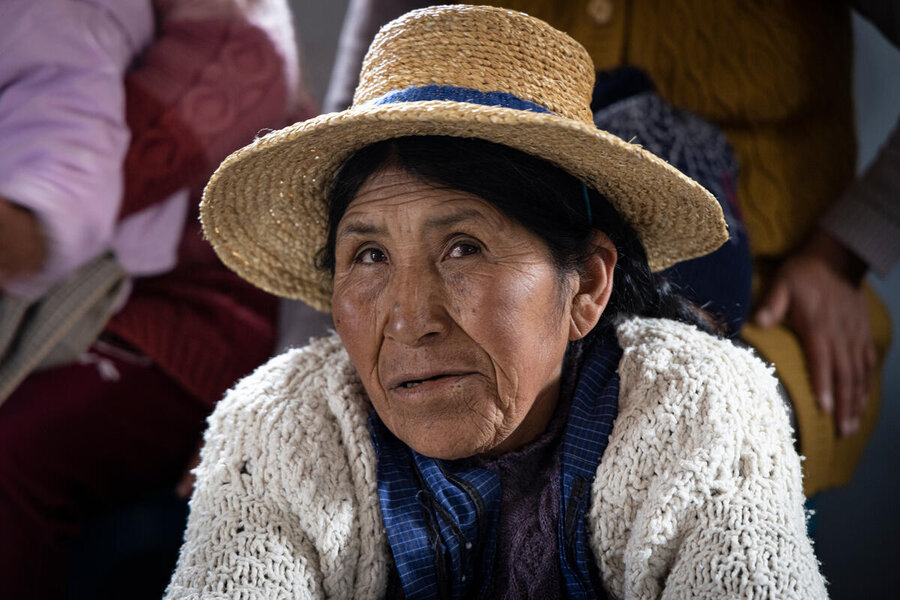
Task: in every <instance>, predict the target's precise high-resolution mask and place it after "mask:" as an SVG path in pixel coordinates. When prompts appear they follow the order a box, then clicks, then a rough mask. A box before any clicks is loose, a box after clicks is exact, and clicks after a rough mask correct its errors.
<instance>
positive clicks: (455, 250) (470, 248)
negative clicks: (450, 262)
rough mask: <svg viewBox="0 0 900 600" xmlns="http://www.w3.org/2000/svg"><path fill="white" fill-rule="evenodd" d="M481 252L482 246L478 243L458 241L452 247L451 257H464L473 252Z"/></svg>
mask: <svg viewBox="0 0 900 600" xmlns="http://www.w3.org/2000/svg"><path fill="white" fill-rule="evenodd" d="M479 252H481V247H479V246H478V245H477V244H473V243H472V242H457V243H456V244H453V247H452V248H450V254H449V257H450V258H462V257H464V256H471V255H473V254H478V253H479Z"/></svg>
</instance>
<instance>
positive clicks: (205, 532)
mask: <svg viewBox="0 0 900 600" xmlns="http://www.w3.org/2000/svg"><path fill="white" fill-rule="evenodd" d="M592 80H593V67H592V65H591V63H590V59H589V58H588V57H587V54H586V52H585V51H584V50H583V49H582V48H581V47H580V46H579V45H578V44H576V43H575V42H574V41H573V40H571V39H570V38H569V37H568V36H566V35H565V34H563V33H561V32H559V31H556V30H554V29H552V28H550V27H549V26H548V25H546V24H545V23H543V22H541V21H538V20H536V19H533V18H531V17H528V16H527V15H524V14H521V13H514V12H510V11H505V10H501V9H493V8H483V7H463V6H452V7H435V8H430V9H423V10H420V11H414V12H412V13H409V14H407V15H405V16H403V17H401V18H400V19H398V20H396V21H394V22H393V23H391V24H389V25H388V26H386V27H385V28H384V29H383V30H382V31H381V33H380V34H379V36H378V38H376V40H375V41H374V42H373V45H372V47H371V49H370V51H369V54H368V56H367V59H366V63H365V65H364V67H363V71H362V76H361V80H360V81H361V83H360V86H359V88H358V89H357V92H356V97H355V103H354V106H353V107H352V108H351V109H349V110H347V111H345V112H343V113H338V114H330V115H323V116H321V117H318V118H316V119H312V120H310V121H306V122H304V123H300V124H297V125H295V126H293V127H290V128H287V129H285V130H282V131H279V132H275V133H273V134H271V135H268V136H266V137H263V138H261V139H259V140H257V141H256V142H255V143H254V144H253V145H251V146H249V147H248V148H245V149H244V150H242V151H240V152H238V153H236V154H235V155H233V156H232V157H231V158H230V159H228V160H226V162H225V163H224V164H223V165H222V166H221V167H220V169H219V171H218V172H217V173H216V175H214V176H213V179H212V180H211V182H210V184H209V186H208V188H207V190H206V194H205V197H204V202H203V205H202V207H201V210H202V217H203V223H204V227H205V231H206V233H207V235H208V237H209V238H210V240H211V241H212V243H213V245H214V246H215V247H216V249H217V251H218V253H219V255H220V256H221V257H222V259H223V260H224V261H225V262H226V263H227V264H229V265H230V266H231V267H232V268H234V269H235V270H236V271H237V272H238V273H240V274H241V275H243V276H244V277H246V278H247V279H249V280H250V281H252V282H254V283H256V284H257V285H259V286H260V287H262V288H264V289H267V290H269V291H272V292H274V293H277V294H280V295H283V296H286V297H295V298H301V299H303V300H305V301H307V302H309V303H310V304H312V305H314V306H316V307H317V308H320V309H323V310H331V312H332V315H333V317H334V323H335V328H336V330H337V335H336V336H333V337H330V338H327V339H322V340H319V341H316V342H314V343H312V344H311V345H310V346H309V347H307V348H304V349H302V350H297V351H292V352H288V353H287V354H285V355H283V356H280V357H278V358H276V359H274V360H272V361H271V362H270V363H269V364H267V365H265V366H263V367H261V368H260V369H259V370H257V372H256V373H255V374H253V375H252V376H250V377H248V378H247V379H245V380H244V381H243V382H242V383H240V384H239V385H238V386H237V387H236V388H235V389H234V390H232V391H231V392H230V393H229V394H228V396H227V397H226V398H225V400H223V401H222V402H221V403H220V404H219V406H218V408H217V410H216V412H215V414H214V415H213V416H212V417H211V419H210V428H209V431H208V433H207V435H206V445H205V448H204V450H203V453H202V462H201V464H200V466H199V467H198V469H197V488H196V491H195V493H194V497H193V499H192V501H191V517H190V522H189V524H188V529H187V532H186V539H185V545H184V547H183V549H182V552H181V557H180V559H179V564H178V567H177V570H176V573H175V575H174V578H173V580H172V583H171V585H170V587H169V590H168V597H169V598H326V597H327V598H384V597H387V598H588V597H591V598H594V597H609V598H659V597H664V598H676V597H688V596H690V597H698V598H822V597H825V590H824V582H823V580H822V577H821V575H820V574H819V572H818V568H817V564H816V560H815V557H814V555H813V552H812V548H811V545H810V542H809V539H808V538H807V536H806V530H805V518H804V513H803V508H802V500H803V498H802V493H801V482H800V465H799V459H798V457H797V455H796V453H795V452H794V450H793V446H792V441H791V432H790V427H789V425H788V419H787V415H786V413H785V410H784V408H783V406H782V404H781V401H780V400H779V397H778V395H777V393H776V389H775V383H774V379H773V378H772V375H771V373H770V372H769V370H768V369H767V368H766V367H765V366H764V365H763V364H762V363H761V362H759V361H758V360H757V359H755V358H754V357H753V356H752V355H750V354H749V353H748V352H746V351H744V350H742V349H739V348H737V347H734V346H733V345H731V344H730V343H729V342H727V341H724V340H721V339H719V338H716V337H715V336H713V335H711V334H709V333H706V332H704V330H705V329H708V328H709V324H708V321H707V319H706V318H704V317H703V316H702V315H701V314H700V313H699V312H698V311H696V310H695V309H694V308H693V307H691V306H690V305H688V304H687V303H686V302H684V301H683V300H681V299H680V298H679V296H678V295H677V294H675V293H674V291H673V290H671V289H670V287H669V286H668V285H667V284H666V283H665V281H663V280H661V279H660V278H659V277H658V276H657V275H655V274H654V272H655V271H658V270H661V269H663V268H665V267H667V266H669V265H671V264H674V263H676V262H678V261H680V260H683V259H687V258H691V257H694V256H698V255H702V254H704V253H706V252H709V251H711V250H713V249H715V248H716V247H717V246H719V245H720V244H721V243H722V242H723V240H724V239H725V238H726V236H727V234H726V232H725V227H724V223H723V221H722V216H721V211H720V210H719V208H718V205H717V203H716V202H715V200H714V199H713V198H712V197H711V196H710V195H709V194H708V193H707V192H706V191H705V190H703V189H702V188H701V187H700V186H699V185H697V184H696V183H694V182H693V181H691V180H690V179H688V178H686V177H684V176H683V175H681V174H680V173H679V172H677V171H676V170H674V169H673V168H671V167H669V166H668V165H667V164H665V163H663V162H662V161H660V160H659V159H657V158H655V157H654V156H652V155H650V154H648V153H646V152H644V151H643V150H641V149H640V148H638V147H636V146H633V145H630V144H627V143H625V142H623V141H622V140H620V139H618V138H616V137H614V136H612V135H610V134H607V133H605V132H603V131H599V130H597V129H596V128H595V127H594V126H593V123H592V121H591V112H590V109H589V107H588V105H589V101H590V95H591V87H592Z"/></svg>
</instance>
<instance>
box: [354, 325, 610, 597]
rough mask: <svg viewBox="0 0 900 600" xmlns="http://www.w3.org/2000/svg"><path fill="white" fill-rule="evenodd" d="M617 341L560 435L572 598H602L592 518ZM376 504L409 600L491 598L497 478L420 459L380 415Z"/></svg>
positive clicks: (375, 436) (592, 357) (591, 372)
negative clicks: (597, 581) (590, 531)
mask: <svg viewBox="0 0 900 600" xmlns="http://www.w3.org/2000/svg"><path fill="white" fill-rule="evenodd" d="M621 355H622V351H621V349H619V347H618V345H617V344H616V343H615V341H614V340H612V339H610V340H606V341H605V342H598V343H597V344H596V346H595V347H594V348H593V349H591V350H590V351H588V352H587V353H586V355H585V358H584V361H583V364H582V367H581V372H580V374H579V379H578V383H577V385H576V387H575V392H574V396H573V398H572V403H571V406H570V408H569V415H568V418H567V422H566V426H565V429H564V432H563V442H562V449H561V452H562V456H561V458H560V494H561V501H560V515H559V523H560V527H559V560H560V565H561V571H562V573H563V576H564V581H565V587H566V591H567V594H568V596H569V597H570V598H588V597H591V598H596V597H598V596H597V594H600V597H603V596H602V593H603V592H602V588H596V589H595V587H594V586H593V584H592V579H591V573H592V569H593V568H594V567H593V566H592V561H593V558H592V556H591V551H590V548H589V546H588V541H587V540H588V531H587V521H586V512H587V507H588V506H589V504H590V495H589V494H590V484H591V482H592V481H593V478H594V473H595V472H596V470H597V465H598V464H599V463H600V459H601V457H602V455H603V451H604V449H605V448H606V444H607V441H608V439H609V433H610V431H612V426H613V421H614V420H615V417H616V414H617V408H618V390H619V379H618V375H617V374H616V368H617V367H618V364H619V360H620V358H621ZM369 426H370V432H371V435H372V440H373V442H374V444H375V452H376V455H377V457H378V466H377V478H378V499H379V503H380V506H381V513H382V517H383V518H384V524H385V529H386V531H387V537H388V542H389V544H390V546H391V552H392V554H393V557H394V564H395V568H396V570H397V573H398V575H399V579H400V582H401V585H402V588H403V594H404V596H405V598H407V599H409V600H413V599H418V598H453V599H454V600H455V599H460V598H484V597H485V596H486V595H487V594H488V593H489V591H490V579H491V573H492V570H493V558H494V550H495V547H496V543H497V540H496V529H497V521H498V516H499V511H500V500H501V489H500V479H499V477H497V475H495V474H494V473H492V472H491V471H488V470H486V469H483V468H479V467H473V466H472V464H471V461H466V460H458V461H443V460H438V459H432V458H428V457H425V456H422V455H420V454H418V453H416V452H414V451H413V450H412V449H410V448H409V447H408V446H406V444H404V443H403V442H401V441H400V440H398V439H397V438H396V437H395V436H394V435H393V434H392V433H391V432H390V431H389V430H388V429H387V427H385V425H384V424H383V423H382V422H381V420H380V419H379V418H378V415H377V414H375V413H374V412H373V414H372V416H371V418H370V420H369Z"/></svg>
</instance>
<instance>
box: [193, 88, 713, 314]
mask: <svg viewBox="0 0 900 600" xmlns="http://www.w3.org/2000/svg"><path fill="white" fill-rule="evenodd" d="M410 135H446V136H455V137H465V138H478V139H483V140H487V141H491V142H495V143H499V144H504V145H506V146H510V147H512V148H516V149H518V150H521V151H523V152H526V153H528V154H532V155H534V156H538V157H540V158H543V159H545V160H548V161H550V162H552V163H554V164H556V165H558V166H559V167H561V168H563V169H565V170H566V171H568V172H569V173H571V174H572V175H574V176H575V177H578V178H579V179H581V180H582V181H584V182H585V183H586V184H588V185H591V186H592V187H594V188H596V189H597V191H599V192H600V193H601V194H603V195H604V196H605V197H606V198H607V199H608V200H609V201H610V202H611V203H612V205H613V206H614V207H615V208H616V210H618V211H619V213H620V214H621V215H622V217H623V218H624V219H625V220H626V222H628V223H629V224H630V225H631V226H632V227H633V228H634V229H635V231H636V232H637V233H638V235H639V237H640V239H641V242H642V243H643V245H644V248H645V249H646V251H647V257H648V261H649V263H650V267H651V269H652V270H654V271H659V270H662V269H665V268H667V267H669V266H671V265H673V264H675V263H677V262H679V261H682V260H687V259H690V258H695V257H698V256H702V255H704V254H707V253H709V252H711V251H713V250H715V249H716V248H718V247H719V246H720V245H721V244H722V243H724V242H725V240H727V239H728V233H727V230H726V226H725V221H724V219H723V217H722V210H721V208H720V207H719V204H718V202H716V200H715V198H713V197H712V195H711V194H710V193H709V192H707V191H706V190H705V189H704V188H703V187H702V186H700V185H699V184H698V183H696V182H695V181H693V180H692V179H690V178H688V177H687V176H685V175H684V174H682V173H681V172H680V171H678V170H676V169H675V168H674V167H671V166H670V165H668V164H667V163H666V162H664V161H663V160H661V159H660V158H658V157H656V156H655V155H653V154H650V153H649V152H646V151H644V150H643V149H641V148H640V147H639V146H637V145H635V144H629V143H627V142H625V141H623V140H622V139H620V138H618V137H616V136H614V135H612V134H610V133H607V132H604V131H601V130H599V129H597V128H596V127H594V126H592V125H588V124H585V123H581V122H579V121H574V120H571V119H565V118H562V117H559V116H556V115H552V114H542V113H536V112H528V111H522V110H516V109H510V108H503V107H497V106H480V105H474V104H469V103H461V102H450V101H427V102H409V103H401V104H390V105H384V106H362V107H357V108H351V109H348V110H346V111H344V112H340V113H331V114H325V115H321V116H319V117H316V118H314V119H310V120H308V121H304V122H301V123H297V124H295V125H292V126H290V127H287V128H285V129H281V130H279V131H275V132H273V133H270V134H268V135H266V136H264V137H262V138H259V139H257V140H256V141H255V142H253V143H252V144H250V145H249V146H246V147H245V148H242V149H241V150H238V151H237V152H235V153H234V154H232V155H231V156H229V157H228V158H227V159H225V161H224V162H223V163H222V164H221V165H220V166H219V168H218V169H217V170H216V172H215V173H214V174H213V176H212V178H211V179H210V181H209V183H208V184H207V186H206V189H205V191H204V193H203V200H202V202H201V204H200V216H201V221H202V223H203V230H204V233H205V235H206V237H207V238H208V239H209V241H210V242H211V243H212V245H213V247H214V248H215V250H216V253H217V254H218V255H219V257H220V259H221V260H222V262H224V263H225V264H226V265H227V266H229V267H230V268H231V269H233V270H234V271H235V272H237V273H238V274H239V275H240V276H241V277H243V278H244V279H247V280H248V281H250V282H251V283H253V284H255V285H256V286H258V287H260V288H262V289H264V290H266V291H268V292H271V293H273V294H276V295H279V296H283V297H286V298H295V299H300V300H303V301H304V302H306V303H308V304H309V305H311V306H313V307H314V308H316V309H319V310H323V311H328V310H330V305H331V280H330V277H328V276H327V275H326V274H323V273H322V272H321V271H319V270H318V269H317V268H316V264H315V260H316V255H317V254H318V252H319V250H320V249H321V248H322V246H323V245H324V244H325V240H326V235H327V231H326V227H327V214H326V209H325V198H326V196H327V195H328V193H329V191H330V189H331V186H332V183H333V181H334V177H335V175H336V173H337V171H338V170H339V168H340V167H341V165H342V164H343V163H344V162H345V161H346V160H347V159H348V158H349V157H350V156H351V155H353V154H354V153H355V152H357V151H358V150H360V149H362V148H364V147H366V146H368V145H370V144H373V143H375V142H379V141H382V140H386V139H392V138H397V137H403V136H410Z"/></svg>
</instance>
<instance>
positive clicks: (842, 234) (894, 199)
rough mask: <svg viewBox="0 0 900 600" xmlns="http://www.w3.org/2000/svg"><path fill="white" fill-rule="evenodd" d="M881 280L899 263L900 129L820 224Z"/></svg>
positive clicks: (899, 128) (896, 130)
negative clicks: (881, 277) (880, 277)
mask: <svg viewBox="0 0 900 600" xmlns="http://www.w3.org/2000/svg"><path fill="white" fill-rule="evenodd" d="M821 226H822V228H823V229H825V231H827V232H829V233H831V234H832V235H833V236H835V237H836V238H837V239H839V240H840V241H841V242H842V243H843V244H844V245H845V246H847V247H848V248H850V249H851V250H853V251H854V252H855V253H856V254H857V256H859V257H860V258H861V259H862V260H864V261H865V262H866V263H867V264H868V265H869V267H871V268H872V270H874V271H875V272H876V273H878V274H879V275H881V276H885V275H887V274H888V273H889V272H890V270H891V269H892V268H893V267H894V266H895V265H896V264H897V261H898V259H900V127H897V128H895V130H894V132H893V133H892V134H891V137H890V138H889V139H888V141H887V143H886V144H885V145H884V146H883V147H882V148H881V151H880V152H879V153H878V156H877V157H876V159H875V161H874V162H873V163H872V165H871V166H870V167H869V168H868V169H867V170H866V172H865V174H864V175H862V176H861V177H859V178H858V179H857V180H856V181H855V182H854V183H853V184H852V185H851V186H850V188H849V189H848V190H847V191H846V192H845V193H844V194H843V196H841V198H840V199H839V200H838V201H837V202H836V203H835V204H834V205H833V206H832V207H831V208H830V209H829V210H828V211H827V212H826V213H825V215H824V217H823V218H822V221H821Z"/></svg>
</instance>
